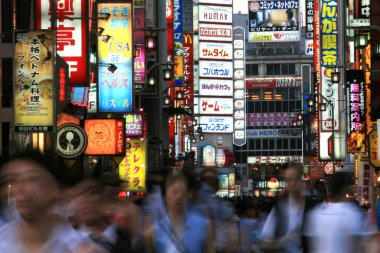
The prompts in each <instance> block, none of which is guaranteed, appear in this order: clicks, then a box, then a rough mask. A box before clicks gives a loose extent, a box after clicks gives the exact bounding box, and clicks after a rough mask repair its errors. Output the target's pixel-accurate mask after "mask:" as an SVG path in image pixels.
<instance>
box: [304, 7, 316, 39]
mask: <svg viewBox="0 0 380 253" xmlns="http://www.w3.org/2000/svg"><path fill="white" fill-rule="evenodd" d="M305 11H306V39H312V38H313V34H314V24H313V23H314V0H306V5H305Z"/></svg>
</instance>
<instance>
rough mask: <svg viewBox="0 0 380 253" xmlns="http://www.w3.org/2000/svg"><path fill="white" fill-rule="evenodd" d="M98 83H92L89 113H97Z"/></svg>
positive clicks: (89, 93)
mask: <svg viewBox="0 0 380 253" xmlns="http://www.w3.org/2000/svg"><path fill="white" fill-rule="evenodd" d="M96 95H97V93H96V83H90V90H89V92H88V108H87V112H88V113H96V112H97V109H96V108H97V105H96V101H97V98H96Z"/></svg>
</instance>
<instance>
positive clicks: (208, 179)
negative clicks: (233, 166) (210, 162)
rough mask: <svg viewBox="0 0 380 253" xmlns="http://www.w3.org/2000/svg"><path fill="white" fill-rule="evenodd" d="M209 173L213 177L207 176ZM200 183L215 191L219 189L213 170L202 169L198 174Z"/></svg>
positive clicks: (216, 175) (215, 173) (216, 174)
mask: <svg viewBox="0 0 380 253" xmlns="http://www.w3.org/2000/svg"><path fill="white" fill-rule="evenodd" d="M210 173H211V174H212V175H213V176H211V175H209V174H210ZM200 181H201V182H204V183H206V184H208V185H209V186H211V187H212V188H214V190H215V191H217V190H218V189H219V179H218V173H217V172H216V171H215V170H214V169H211V168H208V169H204V170H203V171H202V172H201V174H200Z"/></svg>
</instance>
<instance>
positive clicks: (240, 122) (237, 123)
mask: <svg viewBox="0 0 380 253" xmlns="http://www.w3.org/2000/svg"><path fill="white" fill-rule="evenodd" d="M234 126H235V129H245V120H235V124H234Z"/></svg>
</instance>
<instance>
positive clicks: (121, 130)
mask: <svg viewBox="0 0 380 253" xmlns="http://www.w3.org/2000/svg"><path fill="white" fill-rule="evenodd" d="M84 130H85V132H86V134H87V137H88V145H87V148H86V151H85V155H124V154H125V148H124V142H125V119H85V121H84Z"/></svg>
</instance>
